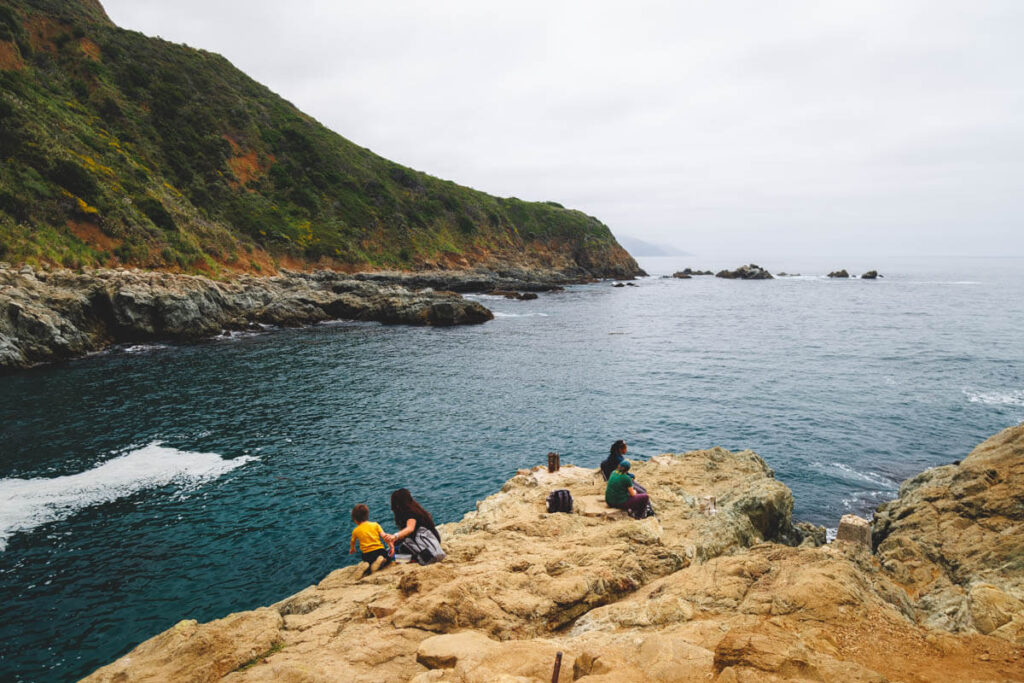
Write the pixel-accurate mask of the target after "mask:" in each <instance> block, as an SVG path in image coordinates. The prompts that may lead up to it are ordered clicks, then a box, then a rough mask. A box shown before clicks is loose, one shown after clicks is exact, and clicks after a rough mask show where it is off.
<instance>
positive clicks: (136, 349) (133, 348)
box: [121, 344, 167, 353]
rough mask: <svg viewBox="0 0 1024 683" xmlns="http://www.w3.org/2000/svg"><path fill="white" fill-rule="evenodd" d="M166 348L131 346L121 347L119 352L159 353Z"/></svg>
mask: <svg viewBox="0 0 1024 683" xmlns="http://www.w3.org/2000/svg"><path fill="white" fill-rule="evenodd" d="M166 348H167V344H132V345H131V346H125V347H123V348H122V349H121V350H122V351H124V352H125V353H149V352H150V351H159V350H160V349H166Z"/></svg>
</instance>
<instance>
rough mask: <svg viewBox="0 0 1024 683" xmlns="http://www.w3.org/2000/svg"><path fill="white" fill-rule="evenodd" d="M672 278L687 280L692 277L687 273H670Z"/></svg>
mask: <svg viewBox="0 0 1024 683" xmlns="http://www.w3.org/2000/svg"><path fill="white" fill-rule="evenodd" d="M672 277H674V278H675V279H677V280H689V279H690V278H691V277H693V276H692V275H690V274H689V273H684V272H681V271H679V272H675V273H672Z"/></svg>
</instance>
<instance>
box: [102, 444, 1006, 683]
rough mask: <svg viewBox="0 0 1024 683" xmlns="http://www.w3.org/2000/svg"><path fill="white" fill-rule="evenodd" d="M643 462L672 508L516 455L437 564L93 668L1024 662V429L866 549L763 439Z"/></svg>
mask: <svg viewBox="0 0 1024 683" xmlns="http://www.w3.org/2000/svg"><path fill="white" fill-rule="evenodd" d="M634 472H635V474H636V476H637V480H638V481H640V482H642V483H643V484H644V486H645V487H646V488H647V490H648V491H649V492H650V493H651V497H652V500H653V501H654V505H655V508H656V511H657V517H652V518H647V519H644V520H633V519H630V518H628V517H626V516H624V515H621V514H611V515H609V514H605V511H604V510H603V509H602V508H601V506H600V505H599V504H598V502H597V501H598V500H599V498H600V496H601V494H602V492H603V489H604V483H603V481H602V480H601V478H600V474H599V473H597V472H596V470H593V469H585V468H580V467H574V466H571V465H569V466H563V467H562V469H561V470H559V471H558V472H556V473H549V472H547V471H546V470H545V469H540V468H534V469H533V470H520V471H519V473H517V474H516V475H515V476H514V477H512V479H510V480H509V481H508V482H506V483H505V485H504V486H503V487H502V489H501V491H500V492H498V493H495V494H494V495H491V496H489V497H488V498H486V499H484V500H482V501H480V502H479V503H478V504H477V509H476V510H474V511H472V512H470V513H468V514H467V515H466V516H465V517H464V518H463V519H462V520H461V521H460V522H457V523H453V524H446V525H442V526H441V527H439V528H440V531H441V534H442V537H443V539H444V545H445V549H446V551H447V552H448V559H447V560H446V561H444V562H443V563H440V564H437V565H432V566H427V567H420V566H417V565H397V566H392V567H389V568H387V569H384V570H382V571H380V572H378V573H377V574H374V575H372V576H369V577H366V578H364V579H360V578H359V569H358V568H357V567H346V568H343V569H338V570H336V571H334V572H332V573H331V574H329V575H328V576H327V577H325V578H324V579H323V580H322V581H321V582H320V583H318V584H316V585H314V586H310V587H308V588H306V589H304V590H302V591H300V592H299V593H297V594H295V595H293V596H291V597H289V598H286V599H284V600H282V601H280V602H278V603H276V604H274V605H271V606H269V607H263V608H259V609H256V610H253V611H249V612H241V613H236V614H232V615H230V616H227V617H225V618H223V619H219V620H216V621H213V622H210V623H206V624H198V623H196V622H195V621H190V620H186V621H182V622H180V623H178V624H176V625H175V626H174V627H172V628H170V629H169V630H167V631H165V632H164V633H162V634H159V635H157V636H155V637H154V638H151V639H150V640H147V641H146V642H144V643H142V644H141V645H139V646H138V647H136V648H135V649H134V650H132V651H131V652H129V653H128V654H126V655H125V656H123V657H122V658H120V659H118V660H117V661H115V662H113V663H112V664H110V665H108V666H105V667H103V668H101V669H99V670H97V671H96V672H94V673H93V674H92V675H91V676H89V677H87V678H86V679H85V680H86V681H90V682H101V681H102V682H107V681H109V682H115V681H117V682H127V681H204V682H206V681H218V680H224V681H231V682H241V681H294V682H298V681H380V680H388V681H391V680H395V681H415V682H417V683H426V682H428V681H453V682H454V681H458V682H464V683H470V682H475V681H480V682H483V681H508V682H511V681H545V682H546V681H550V680H552V671H553V667H554V663H555V657H556V653H558V652H561V653H562V655H563V656H562V660H561V668H560V674H559V677H558V680H559V681H561V682H563V683H565V682H568V681H586V682H591V683H596V682H598V681H601V682H612V681H627V680H630V681H632V680H637V681H697V680H700V681H705V680H716V681H729V682H740V681H784V680H801V681H809V680H813V681H840V680H841V681H888V680H892V681H939V680H945V681H964V680H971V681H1019V680H1024V425H1020V426H1017V427H1012V428H1009V429H1006V430H1004V431H1003V432H1001V433H999V434H997V435H996V436H994V437H992V438H991V439H989V440H988V441H986V442H985V443H983V444H981V445H980V446H978V447H977V448H976V449H975V450H974V451H972V453H971V454H970V455H969V456H968V457H967V458H965V459H964V460H963V461H962V462H961V463H959V464H955V465H947V466H943V467H938V468H934V469H931V470H928V471H926V472H924V473H922V474H921V475H918V476H917V477H915V478H913V479H911V480H909V481H907V482H905V483H904V484H903V486H902V487H901V489H900V495H899V498H898V499H897V500H895V501H893V502H891V503H887V504H885V505H883V506H881V507H880V509H879V511H878V513H877V515H876V519H875V521H874V523H873V544H872V545H873V547H868V546H867V545H865V544H861V543H850V542H844V541H837V542H833V543H831V544H827V545H822V544H821V542H822V540H823V539H822V537H823V533H822V531H823V530H822V529H821V528H820V527H814V526H812V525H809V524H795V523H794V522H793V519H792V506H793V498H792V494H791V492H790V490H789V489H788V488H787V487H786V486H785V485H783V484H782V483H781V482H779V481H778V480H776V479H775V478H774V474H773V472H772V470H771V468H770V467H768V465H767V464H766V463H765V462H764V461H763V460H762V459H761V458H760V457H759V456H758V455H756V454H755V453H753V452H751V451H741V452H730V451H727V450H725V449H721V448H714V449H710V450H700V451H691V452H688V453H685V454H665V455H659V456H657V457H654V458H652V459H651V460H650V461H647V462H637V463H635V466H634ZM558 488H567V489H569V490H570V491H571V492H572V494H573V498H574V499H575V501H576V506H575V508H574V512H573V513H571V514H565V513H556V514H548V513H547V512H546V508H545V498H546V496H547V494H548V493H549V492H550V491H551V490H554V489H558ZM340 533H344V530H339V534H340Z"/></svg>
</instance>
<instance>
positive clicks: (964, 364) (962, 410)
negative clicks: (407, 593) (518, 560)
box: [0, 259, 1024, 681]
mask: <svg viewBox="0 0 1024 683" xmlns="http://www.w3.org/2000/svg"><path fill="white" fill-rule="evenodd" d="M644 265H645V267H647V268H648V270H651V271H652V272H671V271H672V270H673V269H675V268H679V267H682V266H686V265H692V266H701V267H704V266H715V265H720V266H735V265H738V263H723V264H705V263H688V262H685V259H684V260H683V261H677V262H670V261H661V260H650V261H648V262H645V263H644ZM765 265H768V264H765ZM872 265H883V264H872ZM1022 265H1024V262H1022V261H1020V260H1012V259H993V260H984V261H980V260H979V261H962V262H959V263H952V262H951V263H950V264H948V267H947V268H946V269H943V268H939V267H937V266H936V265H934V264H930V265H917V264H898V263H896V264H892V265H891V267H890V268H888V269H885V268H884V267H883V268H882V272H883V273H885V274H886V275H887V277H886V278H885V279H884V280H880V281H876V282H862V281H857V280H853V281H830V280H827V279H823V278H820V277H802V278H793V279H779V280H775V281H771V282H732V281H725V280H719V279H715V278H695V279H693V280H689V281H678V280H671V279H669V280H665V279H660V278H657V277H652V278H648V279H644V280H641V281H640V282H638V283H637V285H638V286H636V287H624V288H614V287H611V286H610V285H609V284H608V283H601V284H597V285H589V286H581V287H575V288H571V289H570V290H569V291H566V292H563V293H555V294H544V295H541V298H540V299H538V300H536V301H529V302H520V301H508V300H505V299H497V298H492V297H480V300H481V301H483V302H484V303H485V305H487V306H489V307H491V308H492V309H493V310H494V311H495V313H496V316H497V317H496V319H495V320H494V321H492V322H490V323H487V324H485V325H482V326H475V327H465V328H455V329H413V328H405V327H383V326H380V325H376V324H351V323H337V324H328V325H321V326H317V327H313V328H308V329H301V330H272V331H267V332H266V333H263V334H255V335H248V336H246V335H236V336H234V337H232V338H230V339H221V340H217V341H211V342H207V343H203V344H198V345H193V346H172V345H166V346H161V345H154V346H148V347H128V348H122V349H117V350H114V351H113V352H110V353H106V354H102V355H98V356H93V357H90V358H85V359H81V360H78V361H75V362H72V363H68V364H65V365H61V366H57V367H49V368H41V369H36V370H33V371H31V372H25V373H20V374H16V375H12V376H7V377H2V378H0V424H2V434H0V437H2V439H0V545H2V546H3V550H0V602H2V604H3V605H4V607H5V617H4V619H3V622H2V624H0V642H3V643H4V647H3V649H2V651H0V680H33V681H35V680H54V681H63V680H72V679H75V678H76V677H79V676H81V675H84V674H86V673H88V672H90V671H91V670H92V669H94V668H95V667H97V666H99V665H101V664H104V663H106V662H108V661H110V660H112V659H113V658H115V657H116V656H118V655H120V654H122V653H124V652H126V651H127V650H129V649H130V648H131V647H133V646H134V645H135V644H137V643H138V642H140V641H142V640H144V639H145V638H148V637H149V636H152V635H154V634H156V633H158V632H160V631H162V630H164V629H166V628H167V627H169V626H171V625H172V624H174V623H175V622H176V621H178V620H180V619H185V618H194V619H199V620H201V621H202V620H209V619H213V618H216V617H220V616H223V615H225V614H226V613H228V612H232V611H238V610H242V609H248V608H253V607H256V606H259V605H265V604H269V603H271V602H274V601H276V600H279V599H281V598H283V597H285V596H287V595H289V594H291V593H293V592H295V591H297V590H299V589H301V588H303V587H305V586H307V585H309V584H311V583H314V582H316V581H318V580H319V579H320V578H322V577H323V576H324V575H325V574H327V573H328V572H329V571H331V570H332V569H334V568H336V567H338V566H340V565H342V564H345V563H347V562H349V561H350V558H349V557H347V556H346V555H345V553H346V552H347V549H348V548H347V544H348V534H349V532H350V527H351V525H350V522H349V518H348V515H349V510H350V508H351V506H352V505H353V504H354V503H356V502H365V503H367V504H369V506H370V509H371V519H376V520H378V521H380V522H381V523H382V524H384V526H385V527H386V528H390V527H392V526H393V525H392V524H391V520H389V519H388V514H387V509H386V508H387V498H388V494H389V493H390V491H392V490H393V489H395V488H398V487H400V486H406V487H408V488H410V489H411V490H412V491H413V493H414V495H415V496H416V497H417V498H418V499H419V500H420V501H421V502H423V503H424V505H425V506H426V507H427V508H428V509H429V510H431V511H432V512H433V513H434V515H435V517H436V518H437V520H438V521H439V522H450V521H456V520H458V519H459V518H460V517H461V516H462V515H463V514H464V513H465V512H466V511H468V510H470V509H472V508H473V506H474V503H475V501H476V500H477V499H479V498H482V497H484V496H486V495H488V494H490V493H493V492H494V491H496V490H497V489H498V487H499V486H500V485H501V483H502V482H504V481H505V480H506V479H508V478H509V477H510V476H511V475H512V474H513V473H514V471H515V470H516V468H518V467H521V466H528V465H534V464H539V463H541V462H544V461H545V460H546V458H545V456H546V454H547V452H548V451H552V450H553V451H558V452H560V453H561V454H562V457H563V462H564V461H569V462H574V463H577V464H581V465H587V466H595V467H596V465H597V463H598V461H599V460H600V459H601V458H602V457H603V456H604V455H605V454H606V452H607V449H608V445H609V444H610V443H611V442H612V441H613V440H615V439H617V438H624V439H626V440H627V441H628V442H629V444H630V455H631V456H633V457H649V456H652V455H656V454H657V453H660V452H667V451H685V450H690V449H695V448H704V447H709V446H714V445H722V446H725V447H727V448H732V449H739V448H751V449H754V450H756V451H757V452H758V453H760V454H761V455H762V456H764V458H765V459H766V460H767V461H768V462H769V464H770V465H771V466H772V467H774V468H775V470H776V472H777V476H778V477H779V478H780V479H781V480H782V481H783V482H785V483H786V484H787V485H789V486H790V487H791V488H792V489H793V491H794V494H795V496H796V501H797V502H796V515H797V516H798V517H799V518H801V519H804V520H809V521H812V522H816V523H820V524H824V525H826V526H830V527H834V526H835V525H836V524H837V521H838V519H839V517H840V516H841V515H842V514H845V513H847V512H856V513H859V514H865V515H869V514H870V510H871V509H872V508H873V507H874V506H875V505H876V504H877V503H878V502H880V501H882V500H885V499H888V498H891V497H893V496H894V495H895V491H896V489H897V486H898V483H899V482H900V481H901V480H902V479H904V478H906V477H908V476H910V475H913V474H915V473H916V472H918V471H920V470H922V469H924V468H926V467H929V466H932V465H937V464H943V463H948V462H951V461H953V460H955V459H959V458H962V457H963V456H964V455H965V454H966V453H967V452H968V451H969V450H970V449H971V448H972V447H973V446H974V445H976V444H977V443H978V442H980V441H982V440H983V439H985V438H986V437H988V436H989V435H991V434H993V433H995V432H996V431H998V430H1000V429H1002V428H1004V427H1006V426H1009V425H1011V424H1016V423H1017V422H1020V421H1021V420H1022V419H1024V343H1022V342H1021V339H1024V269H1022V268H1021V266H1022ZM828 269H829V268H827V267H819V268H817V269H816V271H810V272H827V270H828ZM804 272H808V271H807V270H805V271H804Z"/></svg>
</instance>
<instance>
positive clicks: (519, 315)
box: [493, 311, 549, 318]
mask: <svg viewBox="0 0 1024 683" xmlns="http://www.w3.org/2000/svg"><path fill="white" fill-rule="evenodd" d="M493 313H494V317H495V318H547V317H549V316H548V314H547V313H502V312H500V311H493Z"/></svg>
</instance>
